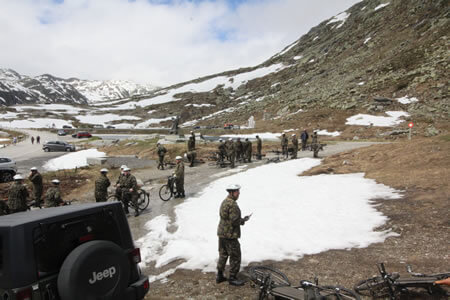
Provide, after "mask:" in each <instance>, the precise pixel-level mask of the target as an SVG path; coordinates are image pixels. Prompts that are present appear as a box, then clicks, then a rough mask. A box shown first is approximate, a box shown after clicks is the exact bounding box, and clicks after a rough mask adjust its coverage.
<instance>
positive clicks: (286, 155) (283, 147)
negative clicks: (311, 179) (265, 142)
mask: <svg viewBox="0 0 450 300" xmlns="http://www.w3.org/2000/svg"><path fill="white" fill-rule="evenodd" d="M288 153H289V152H288V146H287V145H283V146H281V154H282V155H283V156H284V157H285V158H287V157H288V155H289V154H288Z"/></svg>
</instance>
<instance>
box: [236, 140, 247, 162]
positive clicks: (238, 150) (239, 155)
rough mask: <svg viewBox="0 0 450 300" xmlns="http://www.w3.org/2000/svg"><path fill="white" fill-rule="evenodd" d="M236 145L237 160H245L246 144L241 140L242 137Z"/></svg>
mask: <svg viewBox="0 0 450 300" xmlns="http://www.w3.org/2000/svg"><path fill="white" fill-rule="evenodd" d="M235 147H236V160H237V161H241V160H243V161H245V158H244V157H245V152H244V145H243V143H242V142H241V138H237V141H236V144H235Z"/></svg>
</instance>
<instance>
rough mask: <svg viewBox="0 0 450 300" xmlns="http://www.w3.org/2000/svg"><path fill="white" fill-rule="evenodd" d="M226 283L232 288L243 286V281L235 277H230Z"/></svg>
mask: <svg viewBox="0 0 450 300" xmlns="http://www.w3.org/2000/svg"><path fill="white" fill-rule="evenodd" d="M228 283H229V284H230V285H234V286H243V285H244V284H245V282H244V281H243V280H239V279H237V278H236V276H230V279H228Z"/></svg>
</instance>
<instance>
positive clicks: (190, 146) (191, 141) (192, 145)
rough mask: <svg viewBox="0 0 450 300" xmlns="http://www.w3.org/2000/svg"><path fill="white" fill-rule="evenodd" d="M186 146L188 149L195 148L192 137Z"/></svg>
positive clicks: (192, 149)
mask: <svg viewBox="0 0 450 300" xmlns="http://www.w3.org/2000/svg"><path fill="white" fill-rule="evenodd" d="M187 146H188V151H194V150H195V141H194V140H193V139H192V138H190V139H189V141H188V143H187Z"/></svg>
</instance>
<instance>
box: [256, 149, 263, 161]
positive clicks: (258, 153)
mask: <svg viewBox="0 0 450 300" xmlns="http://www.w3.org/2000/svg"><path fill="white" fill-rule="evenodd" d="M261 158H262V154H261V148H256V159H257V160H261Z"/></svg>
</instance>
